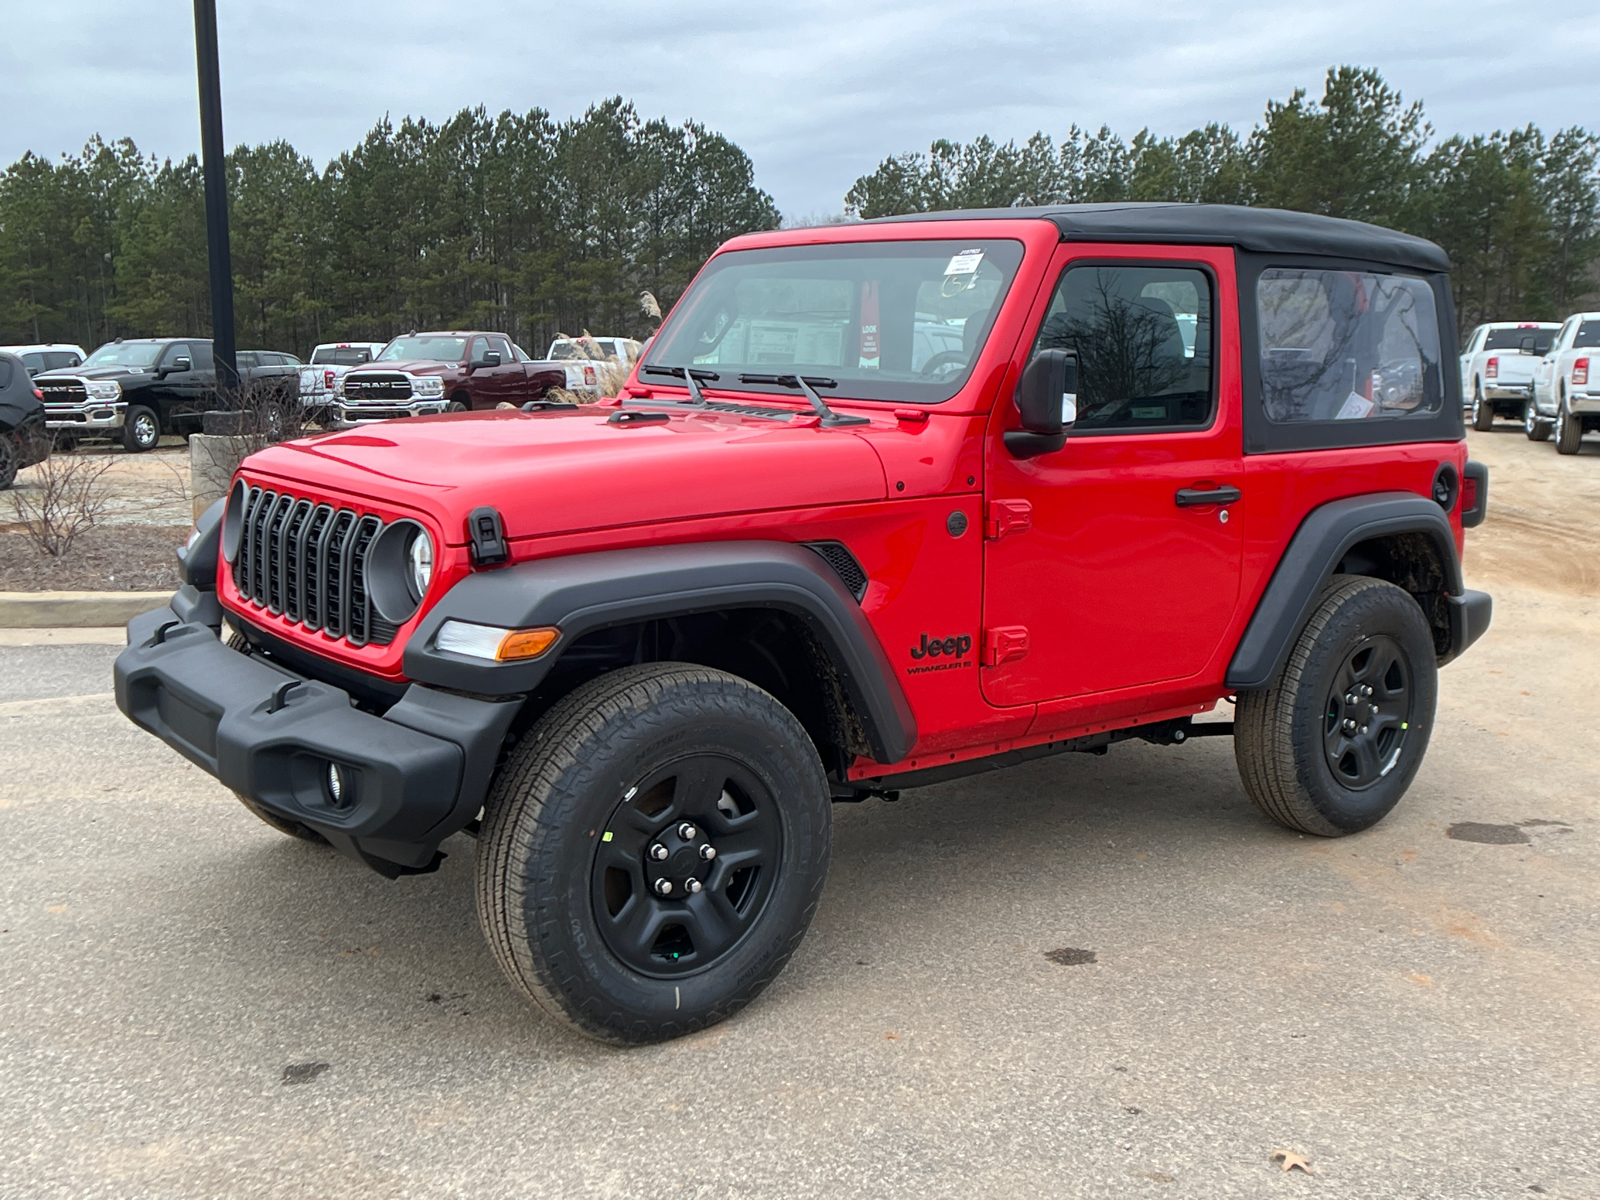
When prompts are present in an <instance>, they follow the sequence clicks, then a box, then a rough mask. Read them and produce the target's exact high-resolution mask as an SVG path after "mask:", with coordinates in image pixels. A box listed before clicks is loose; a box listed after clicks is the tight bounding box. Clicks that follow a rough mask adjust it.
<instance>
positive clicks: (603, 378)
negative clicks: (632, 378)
mask: <svg viewBox="0 0 1600 1200" xmlns="http://www.w3.org/2000/svg"><path fill="white" fill-rule="evenodd" d="M642 349H643V347H642V346H641V345H640V344H639V343H638V342H636V341H634V340H633V339H632V338H623V337H581V338H574V337H563V338H557V339H556V340H555V341H553V342H551V343H550V353H549V354H547V355H546V356H545V361H546V362H547V363H550V364H553V365H555V366H558V367H564V368H565V369H566V372H567V390H568V391H569V392H585V393H598V394H603V395H609V394H610V393H611V392H614V391H616V389H617V387H618V385H620V384H621V383H622V381H623V379H624V378H626V376H627V374H628V372H629V371H631V370H633V364H634V362H635V361H637V359H638V357H639V354H640V353H641V351H642ZM607 385H609V388H608V386H607Z"/></svg>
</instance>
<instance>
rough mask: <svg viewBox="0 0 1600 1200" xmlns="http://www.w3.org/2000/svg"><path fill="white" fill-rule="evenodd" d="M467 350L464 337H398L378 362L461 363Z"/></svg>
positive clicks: (425, 335) (424, 335) (384, 351)
mask: <svg viewBox="0 0 1600 1200" xmlns="http://www.w3.org/2000/svg"><path fill="white" fill-rule="evenodd" d="M466 348H467V339H466V338H464V337H435V336H432V335H429V334H423V335H422V336H421V337H398V338H395V340H394V341H392V342H390V343H389V344H388V345H387V346H385V347H384V348H383V353H382V354H380V355H378V358H377V361H378V362H412V361H418V360H420V361H423V362H460V361H461V354H462V351H464V350H465V349H466Z"/></svg>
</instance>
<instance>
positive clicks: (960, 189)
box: [845, 67, 1600, 330]
mask: <svg viewBox="0 0 1600 1200" xmlns="http://www.w3.org/2000/svg"><path fill="white" fill-rule="evenodd" d="M1597 166H1600V138H1597V137H1596V135H1595V134H1593V133H1590V132H1589V131H1588V130H1586V129H1582V128H1577V127H1573V128H1569V129H1563V130H1560V131H1558V132H1556V133H1554V134H1552V135H1550V136H1548V137H1547V136H1546V135H1545V134H1544V133H1542V132H1541V131H1540V130H1539V129H1538V128H1537V127H1536V126H1533V125H1528V126H1527V127H1525V128H1522V129H1513V130H1511V131H1510V132H1498V131H1497V132H1495V133H1488V134H1472V135H1466V134H1456V135H1453V136H1451V137H1446V138H1442V139H1435V137H1434V131H1433V129H1432V128H1431V127H1430V125H1429V124H1428V122H1427V119H1426V117H1425V115H1424V112H1423V106H1422V104H1421V102H1420V101H1418V102H1413V103H1410V104H1407V103H1406V102H1405V101H1404V99H1403V98H1402V96H1401V95H1400V93H1399V92H1397V91H1395V90H1394V89H1393V88H1391V87H1390V86H1389V85H1388V84H1387V83H1386V82H1385V81H1384V79H1383V77H1382V76H1381V75H1380V74H1379V73H1378V72H1376V71H1373V70H1363V69H1360V68H1356V67H1338V68H1332V69H1330V70H1329V71H1328V74H1327V79H1326V82H1325V84H1324V87H1323V93H1322V97H1321V99H1320V100H1312V99H1309V98H1308V97H1307V94H1306V92H1305V91H1304V89H1298V90H1296V91H1295V92H1294V94H1293V95H1291V96H1290V97H1289V98H1288V99H1287V100H1285V101H1269V102H1268V104H1267V107H1266V113H1265V115H1264V117H1263V118H1262V120H1261V122H1260V123H1259V124H1257V125H1256V126H1255V127H1254V128H1253V129H1251V130H1250V132H1249V133H1248V134H1245V135H1243V136H1241V135H1240V134H1239V133H1237V132H1236V131H1234V130H1233V129H1231V128H1229V127H1228V126H1227V125H1222V124H1210V125H1206V126H1203V127H1202V128H1199V129H1195V130H1192V131H1191V132H1189V133H1186V134H1183V135H1182V136H1179V137H1156V136H1155V135H1153V134H1151V133H1150V131H1149V130H1148V129H1144V130H1140V132H1139V133H1138V134H1136V135H1135V136H1134V137H1133V139H1132V141H1124V140H1123V139H1122V138H1121V137H1119V136H1118V135H1117V134H1115V133H1113V132H1112V131H1111V130H1110V129H1108V128H1106V127H1104V126H1102V127H1101V128H1100V129H1099V130H1098V131H1096V132H1093V133H1091V132H1089V131H1087V130H1085V129H1080V128H1079V127H1078V126H1076V125H1073V126H1071V127H1069V128H1068V130H1067V131H1066V133H1065V134H1063V135H1062V136H1061V138H1060V140H1059V141H1057V140H1056V139H1053V138H1052V137H1050V136H1049V135H1048V134H1046V133H1043V132H1040V133H1036V134H1034V135H1033V136H1032V137H1031V138H1029V139H1027V140H1026V141H1025V142H1023V143H1022V144H1021V145H1018V144H1017V143H1016V142H1015V141H1008V142H1005V143H999V142H996V141H995V140H993V139H992V138H988V137H980V138H978V139H977V140H975V141H972V142H967V143H961V142H955V141H949V140H940V141H936V142H934V143H933V144H932V146H930V147H929V149H928V150H927V152H925V153H908V154H899V155H895V156H894V157H891V158H887V159H885V160H884V161H883V162H881V163H880V164H879V165H878V167H877V169H876V170H874V171H873V172H872V173H871V174H869V175H864V176H862V177H861V178H859V179H857V180H856V182H855V184H854V185H853V186H852V187H851V188H850V191H849V192H848V193H847V195H846V197H845V211H846V213H847V214H848V215H850V216H856V217H863V218H870V217H882V216H892V215H895V214H898V213H906V212H928V211H936V210H939V209H949V208H1009V207H1013V206H1015V205H1028V204H1062V203H1073V202H1114V201H1129V200H1134V201H1137V200H1181V201H1192V202H1200V203H1217V204H1256V205H1262V206H1267V207H1273V208H1289V209H1297V210H1300V211H1303V212H1315V213H1324V214H1327V215H1329V216H1336V217H1350V218H1353V219H1355V220H1360V221H1370V222H1373V223H1374V224H1378V225H1385V226H1388V227H1390V228H1392V229H1399V230H1403V231H1405V232H1407V233H1415V234H1419V235H1421V236H1422V237H1426V238H1429V239H1431V240H1432V241H1435V242H1437V243H1438V244H1439V245H1440V246H1442V247H1443V248H1444V249H1445V251H1446V252H1447V253H1448V254H1449V255H1450V259H1451V262H1452V263H1453V264H1454V270H1453V271H1452V273H1451V279H1452V285H1453V288H1454V293H1455V303H1456V315H1457V319H1458V320H1459V322H1460V324H1461V328H1462V329H1463V330H1466V329H1469V328H1471V327H1472V326H1474V325H1477V324H1479V323H1480V322H1483V321H1494V320H1527V319H1538V318H1546V319H1550V318H1560V317H1565V316H1566V315H1568V314H1569V313H1570V312H1572V311H1573V310H1574V309H1575V308H1578V307H1579V306H1580V305H1581V304H1582V303H1583V302H1584V300H1585V299H1586V298H1587V297H1590V296H1593V295H1594V294H1595V293H1596V292H1597V290H1600V278H1597V273H1596V269H1595V268H1596V266H1597V264H1600V169H1597Z"/></svg>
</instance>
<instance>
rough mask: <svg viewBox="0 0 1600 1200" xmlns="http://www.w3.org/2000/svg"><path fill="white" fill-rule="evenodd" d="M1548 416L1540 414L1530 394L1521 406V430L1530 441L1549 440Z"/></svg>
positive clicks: (1549, 422) (1549, 423)
mask: <svg viewBox="0 0 1600 1200" xmlns="http://www.w3.org/2000/svg"><path fill="white" fill-rule="evenodd" d="M1550 425H1551V421H1550V418H1549V417H1546V416H1541V415H1540V413H1539V406H1538V404H1536V403H1535V402H1534V399H1533V397H1532V396H1529V397H1528V402H1527V403H1526V404H1524V405H1523V406H1522V431H1523V432H1524V433H1526V434H1527V435H1528V440H1529V441H1530V442H1548V441H1549V440H1550Z"/></svg>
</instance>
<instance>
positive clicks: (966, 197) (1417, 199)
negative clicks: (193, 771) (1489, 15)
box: [0, 67, 1600, 354]
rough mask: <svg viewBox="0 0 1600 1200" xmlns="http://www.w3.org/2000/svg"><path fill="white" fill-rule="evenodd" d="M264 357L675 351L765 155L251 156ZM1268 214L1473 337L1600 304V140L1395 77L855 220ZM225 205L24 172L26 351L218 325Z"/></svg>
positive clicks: (387, 142) (874, 206) (487, 124)
mask: <svg viewBox="0 0 1600 1200" xmlns="http://www.w3.org/2000/svg"><path fill="white" fill-rule="evenodd" d="M227 166H228V179H229V185H228V186H229V205H230V210H229V211H230V216H229V220H230V226H231V229H230V232H231V245H232V257H233V269H234V288H235V302H234V303H235V312H236V320H237V337H238V343H239V345H240V346H241V347H247V348H257V347H258V348H271V349H280V350H294V351H297V352H300V353H302V354H303V353H304V352H305V351H306V350H308V349H309V348H310V347H311V346H312V345H314V344H315V343H317V342H319V341H332V340H341V339H363V340H365V339H368V338H375V339H381V338H386V337H389V336H391V335H393V334H395V333H400V332H404V331H406V330H408V329H413V328H427V327H433V328H441V327H455V328H461V327H470V328H482V329H495V330H500V331H503V332H505V333H508V334H510V335H511V336H512V337H513V338H514V339H516V340H518V341H520V342H521V343H522V344H523V345H525V346H527V347H528V348H529V349H530V350H534V351H535V352H537V349H538V347H540V346H541V344H543V343H544V342H546V341H547V340H548V339H549V338H550V337H551V336H552V335H553V334H555V333H557V332H578V331H580V330H583V329H589V330H590V331H592V332H596V333H600V332H605V333H615V334H635V335H640V334H644V333H647V332H649V330H650V328H651V327H652V325H653V321H652V319H651V318H650V316H649V315H648V314H647V313H646V312H644V311H643V309H642V308H641V305H640V302H639V298H640V295H641V293H643V292H645V291H649V292H650V293H652V295H654V296H655V297H656V298H657V299H658V301H659V302H660V305H661V307H662V309H663V310H664V309H666V308H667V307H669V306H670V305H671V303H672V301H673V300H675V299H676V298H677V296H678V294H679V293H680V292H681V291H682V289H683V288H684V286H685V285H686V284H687V283H688V281H689V279H690V278H691V277H692V276H693V274H694V272H695V270H696V269H697V268H698V267H699V265H700V263H701V262H702V261H704V259H705V258H706V256H707V255H709V254H710V253H711V251H712V250H714V249H715V248H716V247H717V245H719V244H720V243H721V242H722V241H724V240H725V239H727V238H729V237H732V236H733V235H735V234H739V233H746V232H749V231H751V230H757V229H770V228H774V227H776V226H777V225H778V224H779V223H780V216H779V213H778V210H777V207H776V206H775V205H774V203H773V200H772V197H771V196H769V195H767V193H765V192H764V191H762V190H761V189H759V188H758V187H756V185H755V182H754V171H753V168H752V165H751V162H750V159H749V157H748V156H747V155H746V154H745V153H744V151H743V150H741V149H740V148H739V147H738V146H737V145H735V144H734V143H733V142H731V141H730V140H729V139H727V138H725V137H723V136H721V135H720V134H717V133H715V132H712V131H709V130H707V129H706V128H705V127H704V126H702V125H699V124H697V123H695V122H692V121H691V122H685V123H683V124H680V125H673V124H670V123H668V122H666V121H663V120H646V119H644V118H642V117H641V116H640V115H639V114H638V112H637V111H636V110H635V109H634V107H633V106H632V105H631V104H629V103H627V102H625V101H624V100H623V99H622V98H621V97H615V98H613V99H611V100H608V101H606V102H604V103H601V104H598V105H595V106H594V107H593V108H591V109H589V111H588V112H586V113H585V114H584V115H583V116H581V117H577V118H571V119H568V120H564V121H557V120H556V119H554V118H553V117H552V116H551V115H550V114H549V113H547V112H545V111H544V110H542V109H534V110H532V111H530V112H528V113H525V114H522V115H518V114H514V113H510V112H504V113H501V114H500V115H499V116H497V117H490V116H489V115H488V113H487V112H486V111H485V110H484V109H482V108H476V109H466V110H463V111H461V112H459V113H457V114H456V115H455V116H454V117H452V118H450V119H449V120H447V121H444V122H443V123H441V124H433V123H430V122H428V121H426V120H420V119H412V118H409V117H408V118H406V119H404V120H402V121H400V122H399V123H398V124H395V123H393V122H391V121H390V120H389V119H388V118H385V119H384V120H382V121H380V122H379V123H378V124H377V125H376V126H374V128H373V129H372V130H371V131H370V132H369V133H368V134H367V135H366V136H365V137H364V138H363V139H362V141H361V143H360V145H358V146H356V147H355V148H354V149H352V150H349V151H346V152H345V153H343V154H341V155H339V157H338V158H336V159H335V160H333V161H332V162H330V163H328V164H327V165H326V166H325V167H323V168H320V169H319V168H318V167H317V165H316V164H315V163H314V162H312V161H311V160H310V159H309V158H307V157H306V156H305V155H302V154H300V153H299V152H298V151H296V150H295V149H294V147H293V146H291V145H290V144H289V143H288V142H284V141H278V142H272V143H268V144H266V145H260V146H241V147H239V148H238V149H236V150H235V151H234V152H233V153H232V154H230V155H229V156H228V161H227ZM1119 200H1181V201H1201V202H1216V203H1231V204H1257V205H1267V206H1273V207H1280V208H1292V209H1300V210H1304V211H1308V212H1319V213H1327V214H1330V215H1333V216H1343V217H1353V218H1356V219H1358V220H1364V221H1372V222H1375V223H1377V224H1380V225H1387V226H1390V227H1392V228H1396V229H1402V230H1406V231H1408V232H1412V233H1417V234H1421V235H1422V236H1424V237H1428V238H1431V239H1433V240H1434V241H1436V242H1438V243H1439V244H1440V245H1441V246H1443V247H1444V248H1445V250H1446V251H1447V252H1448V253H1449V254H1450V257H1451V259H1452V261H1453V262H1454V263H1455V271H1454V273H1453V277H1452V278H1453V283H1454V288H1455V296H1456V309H1457V314H1458V317H1459V319H1460V321H1461V323H1462V327H1463V328H1467V327H1470V326H1471V325H1473V324H1476V323H1478V322H1480V321H1484V320H1495V319H1529V318H1540V317H1559V316H1564V315H1566V313H1568V312H1570V311H1572V310H1573V309H1574V308H1576V307H1578V306H1579V305H1580V304H1581V303H1582V302H1583V301H1584V300H1585V299H1586V298H1587V297H1589V296H1591V295H1593V294H1594V293H1595V292H1596V290H1597V278H1596V267H1597V265H1600V139H1597V137H1596V136H1595V135H1594V134H1592V133H1590V132H1589V131H1587V130H1585V129H1581V128H1577V127H1574V128H1569V129H1563V130H1560V131H1558V132H1556V133H1554V134H1551V135H1549V136H1546V135H1545V134H1544V133H1542V132H1541V131H1540V130H1539V129H1538V128H1536V127H1535V126H1532V125H1529V126H1527V127H1525V128H1522V129H1514V130H1511V131H1510V132H1495V133H1489V134H1473V135H1464V134H1458V135H1454V136H1450V137H1445V138H1442V139H1440V138H1436V137H1435V136H1434V131H1433V130H1432V128H1431V127H1430V126H1429V124H1428V122H1427V119H1426V117H1425V115H1424V112H1423V106H1422V104H1421V103H1420V102H1412V103H1409V104H1408V103H1406V102H1405V100H1404V99H1403V98H1402V97H1401V95H1400V94H1399V93H1398V92H1397V91H1395V90H1394V89H1393V88H1391V87H1389V85H1388V84H1387V83H1386V82H1385V81H1384V80H1383V78H1382V76H1381V75H1380V74H1378V72H1376V71H1372V70H1363V69H1358V68H1355V67H1338V68H1334V69H1330V70H1329V71H1328V74H1327V79H1326V82H1325V85H1324V88H1323V93H1322V96H1321V98H1320V99H1318V100H1313V99H1310V98H1309V97H1308V96H1307V93H1306V92H1305V91H1304V90H1297V91H1295V92H1294V94H1293V95H1291V96H1290V97H1289V98H1288V99H1287V100H1284V101H1270V102H1269V103H1268V104H1267V106H1266V111H1265V115H1264V116H1263V118H1262V120H1261V121H1260V122H1259V123H1258V124H1257V125H1256V126H1255V127H1254V128H1252V129H1251V130H1250V131H1249V132H1248V133H1246V134H1243V135H1241V134H1240V133H1238V132H1236V131H1235V130H1233V129H1231V128H1229V127H1228V126H1227V125H1222V124H1209V125H1205V126H1203V127H1201V128H1199V129H1195V130H1193V131H1191V132H1189V133H1186V134H1183V135H1182V136H1178V137H1157V136H1155V135H1153V134H1152V133H1150V131H1149V130H1148V129H1145V130H1141V131H1140V132H1139V133H1138V134H1136V135H1135V136H1134V137H1133V139H1132V140H1131V141H1125V140H1123V139H1122V138H1121V137H1120V136H1118V135H1117V134H1115V133H1113V132H1112V131H1111V130H1110V129H1108V128H1105V127H1101V128H1100V129H1099V130H1098V131H1097V132H1092V133H1091V132H1089V131H1087V130H1084V129H1080V128H1079V127H1078V126H1076V125H1074V126H1071V127H1069V128H1068V130H1067V131H1066V132H1065V133H1064V134H1062V135H1061V136H1060V137H1059V139H1056V138H1052V137H1051V136H1050V135H1049V134H1046V133H1044V132H1039V133H1036V134H1034V135H1033V136H1032V137H1031V138H1029V139H1027V140H1026V141H1025V142H1023V143H1021V144H1020V145H1019V144H1018V143H1017V142H1015V141H1008V142H1004V143H1001V142H997V141H995V140H994V139H992V138H988V137H980V138H978V139H977V140H975V141H972V142H968V143H965V144H963V143H960V142H955V141H948V140H940V141H936V142H934V143H933V144H932V146H931V147H930V148H929V149H928V151H927V152H925V153H909V154H900V155H895V156H893V157H891V158H888V159H885V160H884V161H883V162H882V163H880V164H879V165H878V167H877V168H876V170H874V171H873V172H872V173H871V174H868V175H864V176H862V177H861V178H860V179H858V180H856V182H855V184H854V185H853V186H852V187H851V188H850V190H849V192H848V193H847V195H846V196H845V215H846V216H848V217H852V218H854V217H861V218H866V217H877V216H888V215H893V214H897V213H904V212H919V211H931V210H937V209H944V208H975V207H1010V206H1013V205H1020V204H1054V203H1070V202H1074V201H1119ZM210 327H211V322H210V302H209V291H208V276H207V269H206V238H205V205H204V186H203V182H202V179H201V171H200V165H199V163H198V162H197V161H196V159H195V158H194V157H193V156H191V157H188V158H185V159H182V160H180V161H177V162H174V161H171V160H166V161H158V160H156V159H155V158H153V157H149V156H145V155H142V154H141V153H140V152H139V150H138V149H137V147H136V146H135V145H134V144H133V143H132V142H131V141H129V140H127V139H122V140H118V141H111V142H107V141H104V140H102V139H101V138H99V137H96V138H94V139H92V140H91V141H90V142H89V144H88V145H87V146H86V147H85V148H84V149H83V150H82V151H81V152H80V153H78V154H75V155H63V156H62V157H61V159H60V161H58V162H52V161H50V160H49V159H47V158H41V157H39V156H36V155H33V154H25V155H23V157H22V158H20V159H19V160H17V161H16V162H14V163H12V164H11V165H10V166H9V167H7V168H5V170H4V171H3V172H0V343H12V342H33V341H71V342H80V343H83V344H85V345H89V346H94V345H98V344H99V343H101V342H103V341H108V340H110V339H112V338H115V337H119V336H140V335H160V334H201V335H204V334H206V333H208V332H209V331H210Z"/></svg>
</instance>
